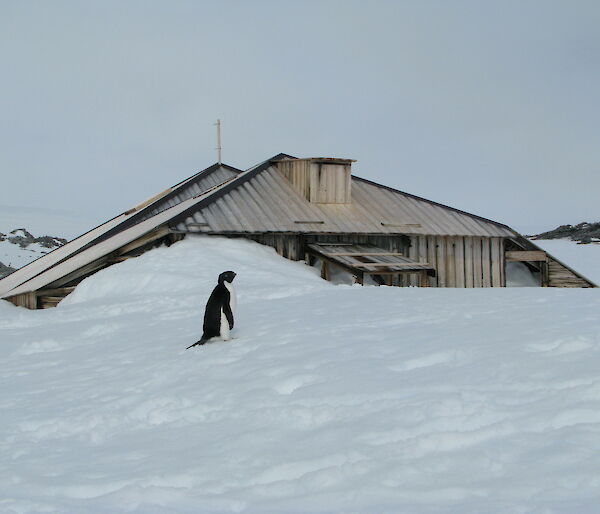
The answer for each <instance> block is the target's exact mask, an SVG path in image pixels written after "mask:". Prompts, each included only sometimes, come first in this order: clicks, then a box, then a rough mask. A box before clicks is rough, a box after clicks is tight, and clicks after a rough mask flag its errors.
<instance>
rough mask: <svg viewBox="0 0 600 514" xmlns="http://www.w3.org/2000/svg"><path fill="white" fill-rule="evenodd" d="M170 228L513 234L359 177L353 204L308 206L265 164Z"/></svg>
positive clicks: (496, 226)
mask: <svg viewBox="0 0 600 514" xmlns="http://www.w3.org/2000/svg"><path fill="white" fill-rule="evenodd" d="M171 226H172V227H173V228H175V229H176V230H179V231H189V232H202V233H261V232H301V233H319V232H320V233H337V232H342V233H363V234H394V233H401V234H429V235H462V236H486V237H512V236H514V235H515V233H514V232H513V231H512V230H511V229H510V228H509V227H507V226H505V225H501V224H499V223H495V222H492V221H489V220H485V219H483V218H480V217H478V216H474V215H472V214H468V213H465V212H462V211H458V210H456V209H452V208H450V207H446V206H443V205H440V204H436V203H434V202H430V201H428V200H424V199H422V198H418V197H415V196H412V195H408V194H406V193H402V192H400V191H396V190H393V189H391V188H388V187H384V186H380V185H379V184H375V183H373V182H370V181H368V180H364V179H360V178H358V177H352V202H351V203H349V204H317V203H311V202H309V201H308V200H307V199H306V198H305V197H303V196H302V195H300V194H298V193H297V192H296V190H295V189H294V188H293V187H292V185H291V184H290V182H288V180H287V179H286V178H285V177H283V176H282V175H281V174H280V173H279V172H278V171H277V169H276V168H275V166H274V165H270V164H269V163H265V164H264V165H262V166H259V167H257V168H254V169H252V170H249V171H248V172H245V173H243V174H241V175H239V176H238V177H237V178H236V179H234V180H232V181H231V182H230V183H229V184H228V187H226V188H222V189H220V190H219V191H215V193H214V194H213V195H210V197H207V198H205V199H204V200H203V201H202V202H200V203H199V204H197V205H196V206H194V208H193V209H190V210H189V211H188V212H186V213H183V214H181V215H179V216H177V218H176V219H174V220H173V221H172V222H171Z"/></svg>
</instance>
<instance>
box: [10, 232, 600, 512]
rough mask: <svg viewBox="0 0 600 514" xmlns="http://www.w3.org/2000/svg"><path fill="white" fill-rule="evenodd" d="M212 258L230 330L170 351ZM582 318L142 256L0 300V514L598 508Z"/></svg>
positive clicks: (537, 300) (210, 281)
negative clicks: (59, 294) (65, 288)
mask: <svg viewBox="0 0 600 514" xmlns="http://www.w3.org/2000/svg"><path fill="white" fill-rule="evenodd" d="M227 269H233V270H234V271H236V272H237V273H238V277H237V278H236V281H235V285H236V286H237V290H238V313H237V317H236V328H235V329H234V336H235V339H234V340H233V341H230V342H227V343H223V342H216V343H214V344H209V345H206V346H204V347H200V348H197V349H196V348H194V349H191V350H188V351H185V350H184V348H185V347H186V346H188V345H189V344H191V343H193V342H194V341H196V340H197V338H198V337H199V336H200V334H201V325H202V313H203V309H204V305H205V302H206V299H207V297H208V295H209V294H210V291H211V289H212V287H213V286H214V283H215V280H216V276H217V275H218V273H220V272H221V271H224V270H227ZM598 312H600V290H599V289H569V290H557V289H542V288H510V289H509V288H507V289H487V290H458V289H419V288H388V287H379V288H378V287H360V286H334V285H332V284H329V283H326V282H324V281H322V280H320V278H319V277H318V276H317V275H316V274H315V272H314V270H312V269H311V268H309V267H308V266H305V265H303V264H301V263H294V262H290V261H286V260H284V259H281V258H279V257H277V256H276V254H275V253H274V252H273V251H272V250H271V249H268V248H266V247H262V246H259V245H256V244H254V243H250V242H248V241H234V240H226V239H212V238H197V239H190V240H186V241H183V242H180V243H177V244H175V245H173V246H172V247H171V248H159V249H157V250H154V251H152V252H149V253H147V254H144V255H143V256H141V257H139V258H137V259H133V260H130V261H127V262H124V263H122V264H118V265H115V266H112V267H110V268H107V269H106V270H103V271H101V272H99V273H97V274H96V275H94V276H93V277H91V278H89V279H87V280H86V281H84V282H83V283H82V284H81V285H80V286H79V287H78V288H77V290H76V291H75V293H73V294H72V295H71V296H70V297H68V298H67V299H66V300H65V301H64V302H63V303H62V304H61V305H59V307H58V308H56V309H50V310H46V311H28V310H25V309H22V308H17V307H14V306H12V305H10V304H8V303H6V302H0V339H1V344H0V376H1V380H2V384H1V387H0V405H1V406H2V423H1V424H0V447H1V455H2V458H1V459H0V512H2V513H13V512H15V513H16V512H18V513H27V512H61V513H71V512H73V513H75V512H77V513H106V512H114V513H120V512H137V513H198V512H202V513H225V512H243V513H261V514H264V513H332V512H344V513H365V512H374V513H394V514H396V513H402V512H406V513H457V512H460V513H463V514H464V513H481V512H486V513H507V512H513V513H517V512H518V513H529V512H546V513H573V512H577V513H592V512H597V508H598V505H599V502H600V471H599V470H600V375H599V372H598V370H599V369H600V323H599V320H598Z"/></svg>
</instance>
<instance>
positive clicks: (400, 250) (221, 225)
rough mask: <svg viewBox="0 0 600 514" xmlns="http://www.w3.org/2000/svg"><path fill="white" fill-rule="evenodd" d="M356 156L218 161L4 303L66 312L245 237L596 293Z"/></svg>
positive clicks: (453, 276)
mask: <svg viewBox="0 0 600 514" xmlns="http://www.w3.org/2000/svg"><path fill="white" fill-rule="evenodd" d="M353 162H354V161H352V160H350V159H334V158H321V157H318V158H307V159H297V158H294V157H291V156H289V155H286V154H279V155H277V156H275V157H273V158H271V159H268V160H266V161H264V162H263V163H261V164H260V165H258V166H255V167H253V168H250V169H248V170H246V171H242V170H238V169H236V168H233V167H231V166H227V165H222V164H214V165H212V166H210V167H209V168H206V169H205V170H203V171H201V172H199V173H196V174H195V175H193V176H191V177H189V178H188V179H186V180H184V181H183V182H180V183H179V184H176V185H175V186H172V187H170V188H169V189H167V190H166V191H163V192H162V193H160V194H158V195H156V196H154V197H153V198H150V199H149V200H147V201H145V202H143V203H142V204H140V205H138V206H137V207H135V208H133V209H130V210H129V211H126V212H124V213H122V214H120V215H119V216H116V217H115V218H113V219H111V220H109V221H107V222H106V223H104V224H102V225H100V226H98V227H96V228H94V229H92V230H91V231H89V232H87V233H86V234H83V235H82V236H80V237H78V238H76V239H74V240H73V241H70V242H69V243H67V244H66V245H65V246H63V247H61V248H58V249H56V250H54V251H53V252H51V253H49V254H47V255H45V256H44V257H41V258H40V259H38V260H36V261H34V262H32V263H31V264H29V265H27V266H25V267H23V268H21V269H19V270H17V271H15V272H14V273H12V274H11V275H8V276H7V277H5V278H4V279H2V280H0V297H1V298H3V299H6V300H9V301H11V302H13V303H15V304H16V305H21V306H24V307H28V308H32V309H35V308H45V307H52V306H54V305H56V304H57V303H58V302H59V301H60V300H61V299H62V298H64V297H65V296H66V295H67V294H69V293H70V292H71V291H72V290H73V289H74V288H75V287H76V285H77V284H78V283H79V282H80V281H81V280H83V279H84V278H85V277H87V276H89V275H91V274H93V273H95V272H96V271H98V270H100V269H102V268H104V267H106V266H110V265H112V264H114V263H117V262H121V261H123V260H125V259H129V258H132V257H136V256H137V255H140V254H141V253H143V252H145V251H147V250H149V249H151V248H154V247H155V246H157V245H162V244H167V245H168V244H171V243H173V242H174V241H177V240H179V239H182V238H183V237H185V236H186V235H187V234H206V235H220V236H228V237H243V238H247V239H252V240H254V241H257V242H259V243H262V244H265V245H269V246H272V247H274V248H275V249H276V250H277V252H278V253H279V254H280V255H282V256H283V257H286V258H288V259H292V260H306V261H307V262H308V263H313V262H314V261H316V260H318V262H320V263H321V270H322V276H323V277H324V278H328V277H329V274H330V272H331V270H332V268H333V267H337V268H340V269H343V270H345V271H347V272H348V273H351V274H352V275H353V276H354V277H355V279H356V281H357V282H360V283H362V282H363V281H364V280H365V279H366V278H367V277H369V278H370V279H372V280H373V281H375V282H376V283H379V284H388V285H397V286H409V285H412V286H422V287H503V286H505V285H506V264H507V262H511V261H519V262H523V263H524V264H525V265H526V266H527V267H529V269H531V270H532V271H533V272H535V273H537V274H538V276H539V277H540V278H539V283H540V286H548V287H596V286H595V284H594V283H593V282H591V281H590V280H588V279H586V278H585V277H583V276H582V275H581V274H579V273H577V272H576V271H575V270H573V269H572V268H570V267H568V266H567V265H566V264H564V263H562V262H560V261H558V260H557V259H555V258H554V257H552V256H551V255H549V254H547V253H546V252H544V251H543V250H541V249H540V248H538V247H537V246H536V245H534V244H533V243H532V242H530V241H528V240H527V239H525V238H524V237H523V236H521V235H520V234H518V233H517V232H515V231H514V230H512V229H511V228H510V227H508V226H506V225H503V224H501V223H497V222H494V221H491V220H488V219H485V218H482V217H480V216H476V215H473V214H469V213H467V212H464V211H461V210H458V209H454V208H451V207H448V206H445V205H441V204H439V203H436V202H432V201H430V200H426V199H424V198H419V197H417V196H414V195H411V194H408V193H404V192H401V191H398V190H395V189H392V188H390V187H386V186H383V185H380V184H376V183H374V182H371V181H369V180H366V179H363V178H360V177H356V176H354V175H352V173H351V169H352V163H353Z"/></svg>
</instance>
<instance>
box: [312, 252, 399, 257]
mask: <svg viewBox="0 0 600 514" xmlns="http://www.w3.org/2000/svg"><path fill="white" fill-rule="evenodd" d="M323 255H327V256H329V257H373V256H378V255H392V256H395V257H404V254H403V253H400V252H379V253H377V252H369V253H361V252H348V253H323Z"/></svg>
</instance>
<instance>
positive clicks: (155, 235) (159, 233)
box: [117, 226, 169, 255]
mask: <svg viewBox="0 0 600 514" xmlns="http://www.w3.org/2000/svg"><path fill="white" fill-rule="evenodd" d="M167 234H169V227H167V226H162V227H158V228H156V229H154V230H152V231H150V232H148V233H147V234H144V235H143V236H142V237H139V238H138V239H136V240H135V241H132V242H131V243H128V244H126V245H125V246H122V247H121V248H119V249H118V250H117V251H118V253H119V255H123V254H125V253H128V252H131V251H132V250H135V249H136V248H139V247H140V246H144V245H145V244H147V243H150V242H152V241H156V240H157V239H160V238H161V237H164V236H166V235H167Z"/></svg>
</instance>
